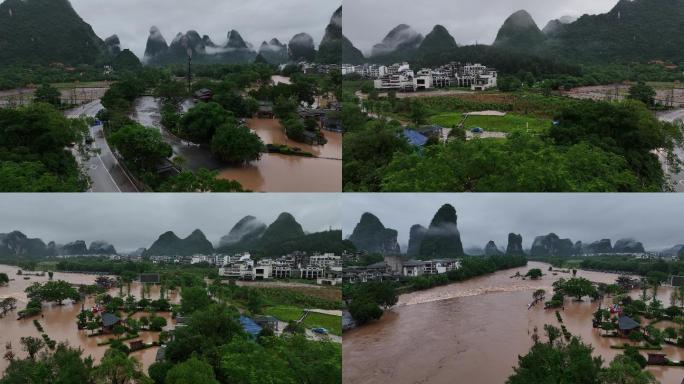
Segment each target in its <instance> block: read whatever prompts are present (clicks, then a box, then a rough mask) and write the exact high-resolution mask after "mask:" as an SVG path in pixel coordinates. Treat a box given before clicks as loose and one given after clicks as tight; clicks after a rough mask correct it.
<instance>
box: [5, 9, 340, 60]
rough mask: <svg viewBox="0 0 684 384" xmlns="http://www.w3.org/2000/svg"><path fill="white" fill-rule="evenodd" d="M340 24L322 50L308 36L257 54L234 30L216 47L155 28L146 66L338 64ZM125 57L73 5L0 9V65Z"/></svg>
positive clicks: (273, 43) (274, 43)
mask: <svg viewBox="0 0 684 384" xmlns="http://www.w3.org/2000/svg"><path fill="white" fill-rule="evenodd" d="M341 20H342V8H341V7H340V8H339V9H338V10H337V11H335V13H334V14H333V15H332V17H331V19H330V22H329V25H328V26H327V28H326V34H325V36H324V37H323V39H322V40H321V43H320V45H319V47H318V50H316V47H315V45H314V41H313V38H312V37H311V36H310V35H309V34H307V33H304V32H302V33H299V34H296V35H295V36H293V37H292V38H291V39H290V41H289V42H288V43H287V44H284V43H281V42H280V41H279V40H278V39H276V38H274V39H272V40H270V41H269V42H266V41H264V42H263V43H261V45H260V46H259V47H258V48H255V47H254V46H253V45H252V44H250V43H248V42H247V41H245V40H244V39H243V38H242V36H241V35H240V33H239V32H238V31H235V30H230V31H228V33H227V36H226V41H225V42H221V43H218V44H217V43H214V42H213V41H212V40H211V38H210V37H209V36H207V35H204V36H200V34H199V33H198V32H197V31H187V32H185V33H178V34H177V35H175V37H174V38H173V39H172V40H171V43H170V44H169V43H167V40H166V39H165V37H164V36H163V35H162V33H161V31H160V30H159V29H158V28H156V27H154V26H153V27H151V28H150V34H149V36H148V38H147V47H146V50H145V55H144V57H143V58H142V61H143V62H145V63H147V64H153V65H164V64H173V63H185V62H187V55H188V52H191V53H192V55H193V60H194V61H196V62H200V63H250V62H253V61H255V60H257V57H260V58H261V59H263V60H264V61H266V62H268V63H271V64H283V63H287V62H291V61H292V62H296V61H300V60H306V61H310V62H313V61H317V62H320V63H325V64H330V63H339V62H340V59H341V46H342V23H341ZM122 28H124V26H123V25H122ZM141 38H143V37H141ZM123 53H125V54H126V55H132V52H131V51H130V50H127V49H122V47H121V42H120V40H119V38H118V36H116V35H113V36H110V37H108V38H106V39H105V40H102V39H101V38H100V37H98V36H97V35H96V34H95V32H94V31H93V29H92V27H91V26H90V25H89V24H88V23H87V22H86V21H84V20H83V19H81V17H80V16H79V15H78V14H77V13H76V11H75V10H74V8H73V7H72V6H71V4H70V3H69V0H29V1H27V0H5V1H4V2H2V3H1V4H0V65H10V64H42V65H48V64H53V63H62V64H65V65H77V64H92V65H101V64H111V63H112V62H115V61H116V59H117V57H118V56H119V55H121V54H123Z"/></svg>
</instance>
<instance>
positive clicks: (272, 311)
mask: <svg viewBox="0 0 684 384" xmlns="http://www.w3.org/2000/svg"><path fill="white" fill-rule="evenodd" d="M265 313H266V314H267V315H270V316H274V317H277V318H278V319H279V320H281V321H285V322H287V321H294V320H299V318H300V317H301V316H302V313H303V310H302V309H301V308H297V307H285V306H277V307H269V308H267V309H266V311H265ZM304 326H305V327H306V328H317V327H323V328H325V329H327V330H328V331H330V333H332V334H333V335H338V336H339V335H341V334H342V318H341V317H340V316H333V315H324V314H322V313H310V314H309V316H307V317H306V319H304Z"/></svg>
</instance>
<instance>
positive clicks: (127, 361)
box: [93, 348, 152, 384]
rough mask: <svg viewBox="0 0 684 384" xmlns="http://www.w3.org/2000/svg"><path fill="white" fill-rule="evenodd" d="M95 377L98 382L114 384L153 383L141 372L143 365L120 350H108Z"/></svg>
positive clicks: (96, 370) (96, 368) (95, 372)
mask: <svg viewBox="0 0 684 384" xmlns="http://www.w3.org/2000/svg"><path fill="white" fill-rule="evenodd" d="M93 377H94V378H95V380H98V381H97V382H102V383H112V384H132V383H135V384H149V383H151V382H152V381H151V380H150V379H149V378H148V377H147V376H145V374H144V373H142V372H141V364H140V362H139V361H138V360H136V359H135V358H134V357H128V356H126V354H125V353H123V352H121V351H120V350H118V349H111V348H110V349H108V350H107V351H106V352H105V354H104V357H103V358H102V361H101V362H100V365H98V366H97V367H95V371H94V375H93Z"/></svg>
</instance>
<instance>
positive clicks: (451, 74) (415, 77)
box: [368, 63, 498, 92]
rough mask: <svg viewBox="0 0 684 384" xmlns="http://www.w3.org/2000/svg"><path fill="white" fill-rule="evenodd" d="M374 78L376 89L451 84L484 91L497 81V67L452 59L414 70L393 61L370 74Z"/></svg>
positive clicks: (409, 89)
mask: <svg viewBox="0 0 684 384" xmlns="http://www.w3.org/2000/svg"><path fill="white" fill-rule="evenodd" d="M368 76H369V77H371V78H374V79H375V80H374V83H373V85H374V86H375V88H376V89H380V90H388V91H400V92H415V91H422V90H429V89H432V88H446V87H450V86H458V87H470V89H471V90H473V91H484V90H487V89H490V88H494V87H496V85H497V77H498V74H497V71H496V70H495V69H493V68H488V67H487V66H485V65H482V64H466V65H461V64H460V63H450V64H447V65H444V66H442V67H439V68H436V69H429V68H423V69H421V70H419V71H418V72H414V71H413V70H411V68H410V66H409V65H408V64H407V63H401V64H393V65H391V66H388V67H385V68H384V74H382V72H378V75H375V74H374V73H373V75H372V76H371V75H368Z"/></svg>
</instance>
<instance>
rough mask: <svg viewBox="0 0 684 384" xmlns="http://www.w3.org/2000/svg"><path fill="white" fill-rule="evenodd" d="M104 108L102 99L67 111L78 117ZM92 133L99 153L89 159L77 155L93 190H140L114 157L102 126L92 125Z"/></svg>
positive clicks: (90, 114)
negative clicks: (84, 159) (86, 172)
mask: <svg viewBox="0 0 684 384" xmlns="http://www.w3.org/2000/svg"><path fill="white" fill-rule="evenodd" d="M101 109H102V104H101V103H100V100H95V101H93V102H91V103H88V104H84V105H82V106H80V107H77V108H74V109H71V110H69V111H67V112H66V113H65V115H66V116H67V117H69V118H77V117H80V116H91V117H95V115H97V113H98V112H99V111H100V110H101ZM90 135H91V136H92V137H93V139H94V142H93V144H92V147H93V148H94V149H100V153H99V154H94V155H93V156H91V157H90V158H89V159H88V160H86V161H85V163H84V161H83V159H82V158H81V157H80V156H78V155H76V160H77V161H78V162H79V163H81V164H83V165H84V166H85V167H86V169H87V171H88V176H90V180H91V186H90V191H91V192H139V191H138V189H137V188H136V186H135V184H133V182H132V181H131V179H130V178H129V177H128V176H127V175H126V173H125V172H124V170H123V169H122V168H121V165H120V164H119V162H118V161H117V160H116V158H115V157H114V154H113V153H112V151H111V149H110V148H109V145H108V144H107V141H106V140H105V138H104V132H103V131H102V126H101V125H98V126H94V127H90Z"/></svg>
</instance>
